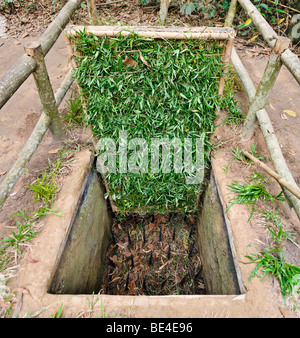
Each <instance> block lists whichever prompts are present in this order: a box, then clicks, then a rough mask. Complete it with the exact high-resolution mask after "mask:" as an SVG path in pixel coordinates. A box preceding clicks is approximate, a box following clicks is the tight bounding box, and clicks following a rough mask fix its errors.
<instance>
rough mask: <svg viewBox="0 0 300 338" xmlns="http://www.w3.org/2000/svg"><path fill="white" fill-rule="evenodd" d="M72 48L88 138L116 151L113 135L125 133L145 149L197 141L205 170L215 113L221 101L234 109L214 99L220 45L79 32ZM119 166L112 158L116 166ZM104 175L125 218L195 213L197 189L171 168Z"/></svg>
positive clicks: (231, 100)
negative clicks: (107, 142) (157, 142)
mask: <svg viewBox="0 0 300 338" xmlns="http://www.w3.org/2000/svg"><path fill="white" fill-rule="evenodd" d="M75 44H76V60H77V63H78V68H77V70H76V78H77V80H78V83H79V85H80V87H81V91H82V93H83V99H84V100H85V105H86V106H87V122H88V123H89V124H90V125H91V126H92V129H93V133H94V136H95V137H97V138H105V137H107V138H114V139H115V140H116V142H115V144H116V148H119V143H118V142H119V140H118V138H117V137H118V136H119V133H120V131H126V132H127V137H128V139H131V138H137V137H138V138H143V139H144V140H146V142H147V146H148V149H151V148H150V147H151V140H152V139H168V140H170V141H171V140H173V139H174V138H179V139H180V140H181V141H182V143H183V141H184V139H185V138H193V139H197V138H199V137H200V136H203V138H204V167H205V169H206V168H208V165H209V160H210V152H211V149H212V147H213V145H212V142H211V140H210V138H209V135H210V134H211V133H213V132H214V128H215V126H214V119H215V117H216V114H215V111H216V107H219V106H220V105H225V100H227V101H226V102H227V103H228V102H232V105H234V101H233V97H227V96H226V95H224V97H223V98H222V100H220V98H219V96H218V85H219V79H220V76H221V74H222V72H223V69H224V67H223V66H224V63H223V62H222V60H221V51H222V47H221V46H219V45H218V44H216V43H211V44H206V43H205V42H203V41H197V40H186V41H168V40H153V39H147V38H142V37H141V36H139V35H136V34H132V35H128V36H126V37H120V36H117V37H114V38H98V37H96V36H93V35H88V36H86V35H85V33H84V32H81V33H79V36H78V38H76V39H75ZM199 84H201V86H199ZM201 133H202V134H201ZM102 153H103V151H102ZM102 153H101V152H99V154H97V155H101V154H102ZM194 155H195V149H194V151H193V154H192V156H194ZM130 156H131V152H128V158H130ZM171 156H172V157H173V156H174V150H173V149H172V153H171ZM148 159H149V158H148ZM160 160H162V157H161V156H160ZM118 161H119V159H118V157H117V159H116V168H118V167H119V162H118ZM104 175H105V179H106V180H107V182H108V186H109V191H110V193H111V195H112V198H113V199H114V200H115V201H116V204H117V206H118V209H119V211H124V212H130V211H134V210H137V209H142V208H144V207H145V208H147V210H148V211H149V210H150V212H151V211H154V212H166V211H172V210H175V209H176V210H178V209H181V210H183V211H185V212H189V211H191V210H194V208H195V202H196V198H195V196H196V195H197V194H198V193H199V189H200V187H199V186H197V185H188V184H186V181H185V179H186V176H187V174H186V173H185V172H183V173H174V168H171V169H170V173H163V172H162V171H161V170H160V172H159V173H155V174H154V173H152V172H151V170H149V171H148V172H146V173H144V172H139V173H132V172H127V173H105V174H104Z"/></svg>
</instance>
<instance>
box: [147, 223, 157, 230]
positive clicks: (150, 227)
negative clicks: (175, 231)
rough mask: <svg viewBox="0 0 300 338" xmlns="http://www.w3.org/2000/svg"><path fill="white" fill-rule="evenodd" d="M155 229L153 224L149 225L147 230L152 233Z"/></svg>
mask: <svg viewBox="0 0 300 338" xmlns="http://www.w3.org/2000/svg"><path fill="white" fill-rule="evenodd" d="M155 228H156V224H155V223H150V224H149V228H148V230H149V231H153V230H154V229H155Z"/></svg>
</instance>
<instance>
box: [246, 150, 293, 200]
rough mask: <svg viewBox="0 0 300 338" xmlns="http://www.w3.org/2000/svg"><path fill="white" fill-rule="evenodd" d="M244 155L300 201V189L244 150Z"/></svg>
mask: <svg viewBox="0 0 300 338" xmlns="http://www.w3.org/2000/svg"><path fill="white" fill-rule="evenodd" d="M243 154H244V155H245V156H247V157H248V158H249V159H250V160H251V161H253V162H254V163H255V164H257V165H258V166H259V167H261V168H262V169H263V170H265V171H266V172H267V173H268V174H269V175H271V176H272V177H273V178H275V180H276V181H277V182H278V183H279V184H280V185H281V186H283V187H285V188H286V189H288V190H289V191H290V192H291V193H292V194H293V195H295V196H296V197H297V198H299V199H300V189H299V188H298V189H297V187H294V186H292V185H291V184H290V183H288V182H287V181H286V180H285V179H283V178H282V177H281V176H280V175H279V174H277V173H276V172H275V171H274V170H272V169H271V168H269V167H268V166H267V165H266V164H264V163H263V162H261V161H260V160H259V159H258V158H256V157H254V156H253V155H251V154H250V153H248V151H245V150H243Z"/></svg>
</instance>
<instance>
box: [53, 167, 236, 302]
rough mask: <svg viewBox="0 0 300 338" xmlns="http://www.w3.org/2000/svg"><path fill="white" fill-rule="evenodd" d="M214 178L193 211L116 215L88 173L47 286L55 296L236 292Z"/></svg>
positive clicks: (93, 174)
mask: <svg viewBox="0 0 300 338" xmlns="http://www.w3.org/2000/svg"><path fill="white" fill-rule="evenodd" d="M231 248H232V246H231V243H230V239H229V237H228V232H227V227H226V220H225V217H224V211H223V209H222V206H221V203H220V199H219V197H218V192H217V189H216V186H215V180H214V177H213V174H211V175H210V179H209V180H208V182H207V188H206V190H205V192H204V193H203V196H202V197H201V199H200V207H199V211H198V212H197V213H195V214H189V215H184V214H182V213H170V214H167V215H159V214H158V215H154V214H143V215H140V214H129V215H127V216H126V217H124V216H122V218H120V215H116V214H113V213H112V212H111V210H110V205H109V200H108V199H107V198H105V188H104V185H103V184H102V181H101V177H100V175H99V174H98V173H97V172H96V170H95V168H93V169H92V171H91V173H90V176H89V178H88V179H87V183H86V186H85V187H84V189H83V193H82V198H81V201H80V203H79V206H78V211H77V214H76V215H75V216H74V220H73V222H72V225H71V226H70V229H69V232H68V235H67V236H66V239H65V243H64V244H63V246H62V250H61V252H60V254H59V257H58V263H57V267H56V269H55V271H54V272H53V278H52V281H51V285H50V287H49V292H50V293H53V294H92V293H99V292H100V293H101V294H110V295H136V296H138V295H147V296H154V295H205V294H206V295H208V294H224V295H226V294H240V293H241V291H240V284H239V278H238V274H237V272H236V269H235V267H236V265H235V262H234V258H233V255H232V250H231Z"/></svg>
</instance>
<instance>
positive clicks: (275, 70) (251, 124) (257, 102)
mask: <svg viewBox="0 0 300 338" xmlns="http://www.w3.org/2000/svg"><path fill="white" fill-rule="evenodd" d="M290 42H291V41H290V40H289V39H287V38H284V37H277V39H276V44H275V47H274V49H273V51H272V53H271V55H270V58H269V61H268V64H267V66H266V69H265V72H264V75H263V77H262V79H261V81H260V83H259V85H258V88H257V91H256V93H255V97H254V98H253V100H252V102H251V105H250V108H249V111H248V114H247V117H246V119H245V121H244V125H243V130H242V135H241V137H242V140H244V141H248V140H250V139H251V138H252V136H253V134H254V129H255V121H256V113H257V112H258V111H259V110H261V109H263V108H264V107H265V106H266V104H267V101H268V99H269V96H270V93H271V91H272V89H273V87H274V84H275V81H276V79H277V77H278V74H279V71H280V69H281V66H282V62H281V59H280V55H281V54H282V53H283V52H284V51H285V50H286V49H287V48H288V46H289V44H290Z"/></svg>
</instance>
